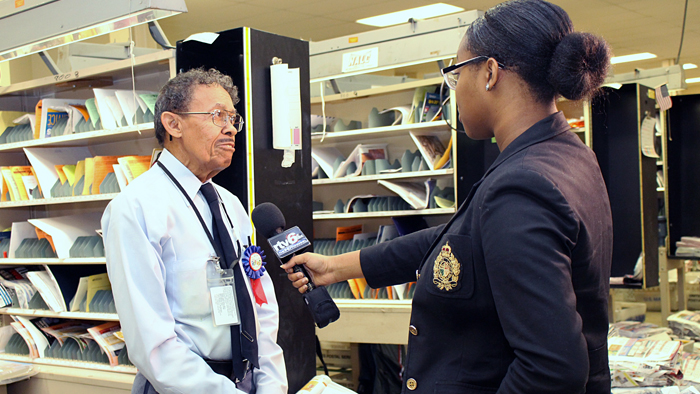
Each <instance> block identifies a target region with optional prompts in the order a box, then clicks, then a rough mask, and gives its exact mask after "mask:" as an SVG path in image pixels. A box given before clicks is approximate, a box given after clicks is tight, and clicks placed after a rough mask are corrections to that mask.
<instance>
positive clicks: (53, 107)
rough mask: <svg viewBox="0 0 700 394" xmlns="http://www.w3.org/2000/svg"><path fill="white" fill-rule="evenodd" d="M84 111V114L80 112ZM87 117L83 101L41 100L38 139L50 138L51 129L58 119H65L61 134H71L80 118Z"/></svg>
mask: <svg viewBox="0 0 700 394" xmlns="http://www.w3.org/2000/svg"><path fill="white" fill-rule="evenodd" d="M82 111H85V112H82ZM85 115H87V109H85V100H81V99H57V98H47V99H42V100H41V113H40V114H39V116H40V118H39V136H38V138H49V137H51V136H52V135H53V134H52V130H53V127H54V126H55V125H56V123H57V122H58V121H59V120H60V119H64V118H65V119H66V128H65V130H64V132H63V134H72V133H73V131H74V129H75V125H76V124H77V123H78V121H79V120H80V117H83V116H85Z"/></svg>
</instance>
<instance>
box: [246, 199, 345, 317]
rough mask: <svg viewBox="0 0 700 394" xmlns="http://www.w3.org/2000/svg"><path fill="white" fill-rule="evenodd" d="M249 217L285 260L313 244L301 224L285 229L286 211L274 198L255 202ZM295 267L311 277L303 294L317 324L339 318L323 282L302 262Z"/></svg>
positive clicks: (279, 257) (278, 256) (297, 270)
mask: <svg viewBox="0 0 700 394" xmlns="http://www.w3.org/2000/svg"><path fill="white" fill-rule="evenodd" d="M250 218H251V220H252V221H253V225H254V226H255V228H256V229H257V230H258V231H259V232H260V233H261V234H262V235H263V236H264V237H265V238H267V242H268V243H269V244H270V246H271V247H272V250H273V251H274V252H275V255H276V256H277V258H278V259H279V260H280V261H281V262H282V263H283V264H284V263H286V262H288V261H289V260H291V258H292V257H294V256H295V255H296V254H297V253H301V252H305V251H306V250H307V249H308V248H309V246H311V242H309V240H308V238H306V236H305V235H304V233H303V232H302V231H301V229H300V228H299V227H298V226H294V227H292V228H290V229H288V230H286V231H285V230H284V228H285V227H286V226H287V222H286V221H285V220H284V215H283V214H282V211H280V209H279V208H277V206H276V205H275V204H273V203H271V202H264V203H262V204H260V205H258V206H256V207H255V208H254V209H253V212H251V213H250ZM293 270H294V272H302V273H303V274H304V276H305V277H306V279H308V280H309V282H308V283H307V286H308V287H307V291H306V293H304V294H302V297H303V298H304V301H305V302H306V305H307V306H308V307H309V311H310V312H311V316H312V317H313V319H314V322H315V323H316V325H317V326H318V328H323V327H325V326H327V325H328V324H330V323H332V322H334V321H336V320H338V318H339V317H340V310H338V307H337V306H336V305H335V302H334V301H333V299H332V298H331V296H330V294H328V290H326V288H325V287H324V286H319V287H317V286H316V285H315V284H314V283H313V281H312V280H311V276H310V275H309V273H308V272H307V271H306V268H304V267H303V266H301V265H295V266H294V268H293Z"/></svg>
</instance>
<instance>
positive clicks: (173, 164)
mask: <svg viewBox="0 0 700 394" xmlns="http://www.w3.org/2000/svg"><path fill="white" fill-rule="evenodd" d="M158 161H160V162H161V163H163V165H165V167H166V168H167V169H168V171H170V173H171V174H173V176H174V177H175V179H177V181H178V182H180V185H181V186H182V188H183V189H184V190H185V192H186V193H187V195H188V196H189V197H190V199H192V200H194V197H195V196H196V195H197V193H198V192H199V189H200V188H201V187H202V185H203V183H202V182H201V181H200V180H199V178H197V177H196V176H195V175H194V174H193V173H192V171H190V169H189V168H187V167H185V165H184V164H182V162H181V161H180V160H178V158H177V157H175V156H173V154H172V153H170V152H169V151H168V150H167V149H165V148H163V152H162V153H161V154H160V157H158ZM207 182H209V181H207Z"/></svg>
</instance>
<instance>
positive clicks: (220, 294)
mask: <svg viewBox="0 0 700 394" xmlns="http://www.w3.org/2000/svg"><path fill="white" fill-rule="evenodd" d="M209 261H210V262H212V263H213V269H212V268H211V266H212V264H210V265H209V266H210V267H207V285H208V287H209V295H210V298H209V299H210V300H211V311H212V317H213V318H214V325H215V326H230V325H234V324H241V319H240V317H239V315H238V303H237V302H236V292H235V291H234V289H233V286H234V282H233V270H232V269H222V268H221V266H220V265H219V261H218V258H213V259H212V260H209Z"/></svg>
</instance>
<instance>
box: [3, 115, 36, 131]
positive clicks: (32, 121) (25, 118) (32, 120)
mask: <svg viewBox="0 0 700 394" xmlns="http://www.w3.org/2000/svg"><path fill="white" fill-rule="evenodd" d="M36 119H37V116H36V114H33V113H31V114H24V115H22V116H20V117H18V118H16V119H14V120H13V121H12V123H14V124H15V125H20V124H29V126H30V127H31V128H32V130H36ZM4 131H5V130H2V131H0V133H2V132H4Z"/></svg>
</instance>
